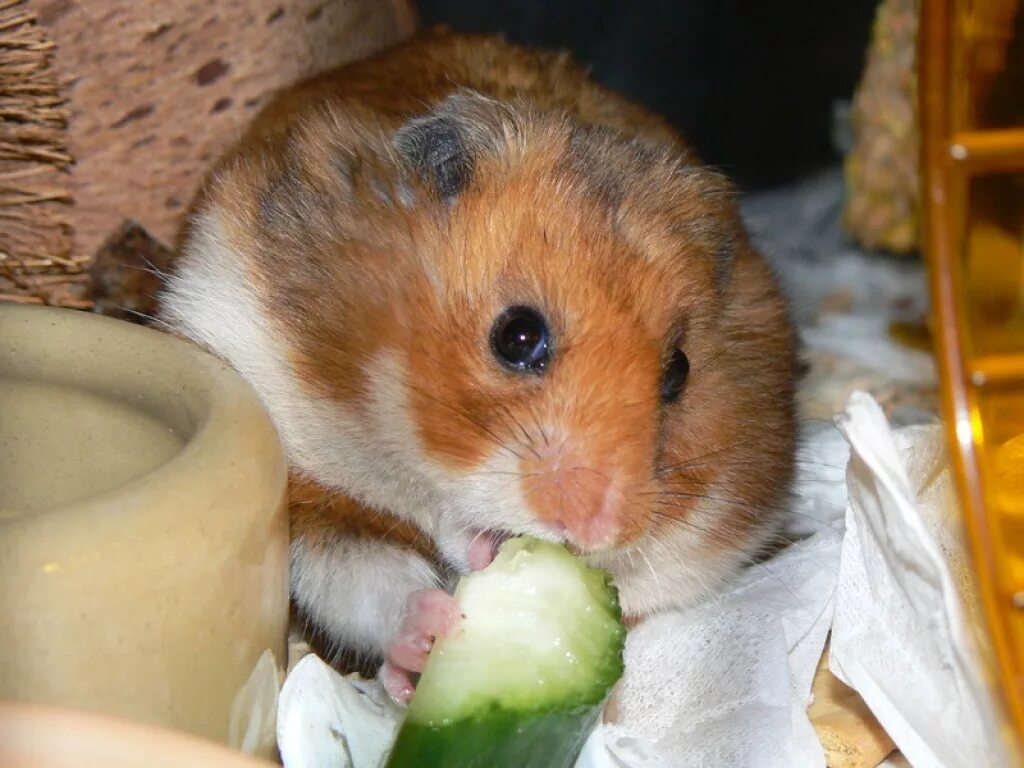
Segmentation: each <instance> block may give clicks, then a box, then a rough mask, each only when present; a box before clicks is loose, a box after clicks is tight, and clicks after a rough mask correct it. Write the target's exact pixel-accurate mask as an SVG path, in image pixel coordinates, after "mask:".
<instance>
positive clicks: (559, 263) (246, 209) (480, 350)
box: [171, 93, 794, 567]
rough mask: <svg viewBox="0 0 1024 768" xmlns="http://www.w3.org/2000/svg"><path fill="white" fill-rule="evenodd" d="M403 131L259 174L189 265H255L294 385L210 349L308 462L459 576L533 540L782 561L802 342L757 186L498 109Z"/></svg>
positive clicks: (292, 148)
mask: <svg viewBox="0 0 1024 768" xmlns="http://www.w3.org/2000/svg"><path fill="white" fill-rule="evenodd" d="M355 133H359V136H358V137H356V136H354V134H355ZM380 133H381V136H382V137H383V138H381V139H380V140H379V141H377V140H376V139H375V138H374V136H376V135H377V134H376V133H375V132H373V131H370V132H367V131H365V130H362V129H361V130H360V131H358V132H357V131H354V130H353V129H352V128H351V127H350V126H349V127H345V126H344V125H342V124H341V122H340V119H339V118H338V117H336V116H331V117H330V119H326V118H324V119H321V120H320V121H319V123H318V122H317V121H315V120H314V121H311V122H310V123H309V124H307V125H306V126H305V127H304V128H302V129H300V130H297V131H294V132H293V135H292V136H291V137H290V138H289V139H288V140H287V142H285V143H286V145H287V146H286V147H285V148H284V149H282V150H281V151H280V153H278V154H277V155H275V157H274V158H273V159H272V161H268V160H266V159H265V158H264V159H263V160H262V161H261V162H259V163H245V162H239V163H236V164H235V165H233V166H232V167H231V168H229V169H228V170H227V171H225V172H223V173H222V174H221V177H220V179H219V181H218V182H217V183H216V184H215V185H214V186H213V188H212V191H211V196H210V199H211V200H212V201H214V202H213V204H211V205H210V206H208V208H207V213H205V214H202V215H201V218H200V219H199V223H198V224H197V226H196V227H195V231H194V233H193V238H192V245H191V246H190V248H189V250H188V255H187V261H186V266H185V267H184V270H185V272H188V271H189V270H190V269H191V270H193V271H196V269H197V267H196V266H195V265H196V264H199V263H200V262H202V261H203V259H202V258H199V256H198V254H201V253H203V252H204V249H205V251H206V252H209V251H210V249H211V247H213V246H211V245H210V244H211V243H213V244H214V245H215V246H217V247H225V244H228V246H227V249H228V250H230V251H231V252H232V253H233V254H234V256H235V257H236V258H240V263H241V264H243V265H244V266H241V267H235V268H234V269H235V270H236V272H237V270H243V271H244V273H245V275H246V277H245V280H246V281H247V282H248V284H249V287H248V288H247V291H248V293H249V294H250V295H251V296H252V297H253V306H254V307H255V311H257V312H262V313H263V315H265V317H263V318H262V319H261V320H260V324H261V326H262V328H263V331H264V336H265V342H264V346H266V345H268V344H269V345H270V346H272V347H273V349H274V350H276V351H275V352H274V355H272V356H273V357H274V358H275V360H274V362H273V364H272V365H271V368H273V370H272V371H270V372H269V373H268V371H266V370H260V369H259V368H260V366H261V365H263V364H264V362H265V361H263V360H257V359H255V358H258V357H267V356H269V353H267V352H265V351H261V352H260V353H259V354H257V353H255V352H254V351H253V350H251V349H250V350H248V351H245V350H244V349H242V348H241V342H240V341H234V342H229V343H227V344H225V343H223V342H217V341H216V339H214V340H213V341H212V342H211V334H209V333H205V332H198V333H193V334H192V335H194V336H196V337H198V338H200V340H203V338H204V336H205V339H206V343H207V344H208V345H210V346H212V347H214V348H215V351H217V349H218V347H220V349H219V351H220V352H221V353H222V354H225V356H226V357H228V359H229V360H231V361H232V362H233V363H234V364H236V366H238V367H239V368H240V369H241V370H242V372H243V373H246V372H247V371H246V369H247V368H249V369H250V371H249V377H250V380H252V381H253V383H254V384H255V385H256V387H257V389H258V390H260V391H261V394H263V396H264V399H265V400H266V401H267V403H268V405H269V406H270V409H271V412H272V414H273V415H274V417H275V420H276V421H277V422H278V426H279V428H280V429H281V431H282V435H283V436H284V438H285V443H286V447H287V448H288V449H289V453H290V454H291V456H292V460H293V461H294V462H295V463H296V464H297V465H298V468H299V469H302V470H304V471H306V472H308V473H309V474H311V475H313V476H314V477H315V478H316V479H317V480H319V481H321V482H324V483H326V484H329V485H335V486H337V487H338V488H340V489H343V490H346V491H348V492H350V493H353V494H354V495H356V496H357V497H359V498H361V499H363V500H364V501H366V502H367V503H368V504H369V505H371V506H380V507H385V508H388V509H390V510H392V511H395V512H396V513H398V514H401V515H404V516H406V517H408V518H410V519H412V520H414V521H416V522H417V524H419V525H420V526H421V527H423V528H425V529H426V530H427V531H428V532H429V533H431V534H432V535H433V537H434V538H435V540H436V541H437V543H438V546H439V548H440V551H441V552H442V553H443V555H444V556H445V557H446V558H447V559H449V560H450V561H451V562H452V563H453V564H455V565H456V566H459V567H467V566H472V567H478V566H480V565H482V564H484V563H486V562H487V560H488V558H489V554H490V553H489V552H488V551H487V550H488V549H489V548H492V547H493V546H494V545H495V544H496V543H497V542H498V541H500V540H501V539H502V538H503V537H504V536H507V535H511V534H532V535H535V536H540V537H543V538H547V539H553V540H560V541H564V542H566V543H568V544H569V545H570V546H572V547H573V548H575V549H577V550H578V551H581V552H585V553H589V554H591V555H592V556H593V557H594V558H595V559H596V560H598V561H600V560H601V558H602V557H604V558H606V559H607V558H612V559H614V558H615V557H618V556H620V555H621V556H623V557H626V556H629V553H630V552H631V551H632V550H633V549H635V548H636V547H638V546H639V547H647V550H646V552H647V553H648V555H649V554H650V553H651V552H652V551H654V550H653V549H652V548H653V547H657V546H658V545H659V542H660V544H661V545H662V546H664V547H665V548H666V550H667V551H669V552H671V553H672V554H671V556H672V557H683V558H686V557H692V558H698V557H707V558H713V557H715V556H716V555H715V553H727V554H728V557H726V559H730V558H731V559H732V560H735V559H736V557H738V556H740V555H739V554H738V553H740V554H741V553H749V552H750V551H751V550H752V549H754V548H756V547H757V546H758V545H759V544H761V543H762V542H763V540H764V532H765V531H766V530H768V528H769V527H770V524H771V521H772V520H773V519H774V518H775V515H774V513H773V511H772V510H773V509H775V508H776V507H777V505H778V503H779V501H780V498H781V496H782V494H784V493H785V490H786V486H787V484H788V481H789V477H790V472H791V465H792V449H793V439H794V435H793V423H792V422H793V415H792V371H793V343H792V335H791V331H790V327H789V324H788V319H787V314H786V310H785V307H784V304H783V302H782V301H781V299H780V298H779V295H778V293H777V290H776V287H775V283H774V281H773V279H772V276H771V274H770V272H769V271H768V269H767V267H766V266H765V265H764V263H763V261H762V259H761V258H760V256H759V255H758V254H757V253H756V252H755V251H754V250H753V249H752V247H751V245H750V244H749V242H748V240H747V237H746V235H745V234H744V231H743V229H742V225H741V223H740V221H739V217H738V214H737V211H736V207H735V204H734V202H733V195H732V191H731V189H730V187H729V186H728V185H727V184H726V183H725V182H724V181H723V180H722V179H721V178H720V177H719V176H717V175H716V174H714V173H711V172H709V171H708V170H706V169H704V168H703V167H701V166H700V165H698V164H696V163H695V162H694V161H692V160H691V159H690V158H689V157H688V155H687V154H686V152H685V150H683V149H682V148H681V147H680V146H660V145H654V144H651V143H647V142H645V141H644V140H643V139H640V138H635V137H634V138H630V137H625V136H623V135H621V134H619V133H616V132H615V131H612V130H610V129H607V128H603V127H596V126H586V125H580V124H577V123H575V122H573V121H572V120H570V119H569V118H567V117H565V116H561V115H544V114H536V113H533V112H531V111H529V110H528V109H526V108H520V107H518V106H515V105H508V104H500V103H495V102H493V101H491V100H488V99H485V98H483V97H480V96H477V95H475V94H472V93H459V94H456V95H454V96H451V97H450V98H449V99H448V100H447V101H445V102H443V103H442V104H440V105H438V106H437V107H436V108H435V109H434V110H433V111H431V112H429V113H427V114H425V115H422V116H420V117H417V118H415V119H413V120H411V121H408V122H406V123H405V124H404V125H402V126H401V127H400V128H397V129H395V130H391V131H387V130H384V129H382V130H381V131H380ZM369 134H372V135H369ZM375 142H377V143H375ZM356 145H358V146H356ZM239 190H251V192H245V193H243V192H240V191H239ZM211 232H214V234H213V235H211V234H210V233H211ZM236 280H237V277H236ZM183 285H184V284H183V283H181V282H180V281H179V284H178V286H177V287H175V288H172V299H173V296H174V295H175V294H177V295H178V296H182V295H183V294H184V293H185V292H186V290H185V289H184V287H183ZM174 303H175V302H174V301H173V300H172V302H171V304H172V305H174ZM177 307H178V309H177V315H176V316H177V317H179V318H180V317H182V316H184V315H185V314H187V307H186V304H185V303H184V301H183V300H181V299H179V300H178V302H177ZM193 313H194V307H193ZM233 317H234V314H233V313H232V312H226V311H225V312H221V313H220V316H219V322H220V323H221V324H230V323H231V322H232V318H233ZM226 333H227V332H225V331H223V330H221V331H218V334H219V335H221V336H224V335H225V334H226ZM216 335H217V334H213V336H216ZM243 335H244V333H243ZM232 357H234V358H236V359H233V360H232ZM289 389H292V390H294V392H292V393H289V392H288V391H287V390H289ZM295 393H301V394H295ZM609 562H610V560H609Z"/></svg>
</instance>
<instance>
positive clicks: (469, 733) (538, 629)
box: [387, 538, 626, 768]
mask: <svg viewBox="0 0 1024 768" xmlns="http://www.w3.org/2000/svg"><path fill="white" fill-rule="evenodd" d="M455 600H456V601H457V602H458V604H459V608H460V609H461V611H462V615H463V617H464V618H463V619H462V620H461V622H460V625H459V628H458V630H457V631H456V632H455V634H454V635H453V636H451V637H447V638H441V639H438V641H437V642H436V643H435V645H434V648H433V650H432V651H431V652H430V657H429V658H428V659H427V667H426V669H425V670H424V672H423V675H422V676H421V677H420V680H419V683H418V684H417V686H416V693H415V694H414V695H413V698H412V702H411V703H410V705H409V710H408V712H407V714H406V718H405V722H404V723H403V724H402V728H401V730H400V731H399V734H398V739H397V741H396V742H395V745H394V747H393V749H392V751H391V756H390V759H389V762H388V763H387V765H388V768H411V767H412V766H416V767H417V768H431V766H436V767H437V768H441V767H443V768H473V766H480V767H481V768H484V767H486V768H504V767H505V766H508V767H509V768H511V767H512V766H514V767H515V768H533V767H534V766H536V767H537V768H561V767H563V766H571V765H572V764H573V761H574V760H575V759H576V756H577V755H578V754H579V751H580V749H581V747H582V746H583V742H584V741H585V740H586V738H587V736H588V735H589V734H590V731H591V730H592V729H593V727H594V724H595V723H596V721H597V718H598V717H599V716H600V713H601V708H602V707H603V705H604V702H605V699H606V698H607V697H608V694H609V692H610V691H611V688H612V686H613V685H614V684H615V682H616V681H617V680H618V679H619V677H620V676H621V675H622V649H623V644H624V642H625V637H626V630H625V628H624V627H623V625H622V612H621V610H620V608H619V599H618V593H617V591H616V589H615V587H614V586H613V585H612V583H611V580H610V578H609V577H608V575H607V574H606V573H605V572H604V571H599V570H595V569H593V568H589V567H588V566H587V565H586V564H585V563H584V562H583V561H582V560H579V559H578V558H576V557H573V555H571V554H570V553H569V552H568V551H567V550H566V549H565V548H564V547H561V546H559V545H557V544H550V543H548V542H543V541H538V540H536V539H530V538H518V539H511V540H509V541H507V542H505V544H503V545H502V547H501V549H500V551H499V552H498V555H497V557H496V558H495V559H494V562H493V563H491V564H490V565H489V566H488V567H487V568H486V569H484V570H482V571H478V572H476V573H473V574H470V575H469V576H465V577H464V578H463V579H462V580H461V581H460V582H459V585H458V588H457V589H456V590H455Z"/></svg>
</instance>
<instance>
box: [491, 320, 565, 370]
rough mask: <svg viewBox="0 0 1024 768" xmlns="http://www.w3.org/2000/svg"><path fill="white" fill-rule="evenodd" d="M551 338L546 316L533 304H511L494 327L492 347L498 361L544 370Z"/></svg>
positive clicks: (513, 366)
mask: <svg viewBox="0 0 1024 768" xmlns="http://www.w3.org/2000/svg"><path fill="white" fill-rule="evenodd" d="M550 342H551V339H550V333H549V332H548V326H547V323H546V322H545V321H544V316H543V315H541V314H540V312H538V311H537V310H535V309H532V308H531V307H509V308H508V309H506V310H505V311H504V312H502V313H501V314H500V315H499V316H498V319H497V320H495V321H494V327H493V328H492V329H491V351H492V352H494V356H495V357H496V358H497V359H498V362H500V363H501V364H502V365H504V366H505V367H507V368H511V369H512V370H514V371H529V372H531V373H543V372H544V369H545V368H546V367H547V364H548V358H549V356H550Z"/></svg>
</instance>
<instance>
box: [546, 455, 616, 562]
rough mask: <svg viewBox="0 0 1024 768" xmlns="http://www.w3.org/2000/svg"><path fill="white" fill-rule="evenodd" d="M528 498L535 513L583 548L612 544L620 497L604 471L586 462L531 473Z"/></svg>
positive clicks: (614, 536)
mask: <svg viewBox="0 0 1024 768" xmlns="http://www.w3.org/2000/svg"><path fill="white" fill-rule="evenodd" d="M529 479H530V481H531V482H529V483H528V485H527V494H526V495H527V499H528V502H529V503H530V505H531V506H532V507H533V509H534V512H535V514H536V515H537V516H538V517H539V518H541V519H542V520H544V521H545V522H548V523H550V524H552V525H553V526H555V527H564V529H565V532H566V535H567V537H568V539H569V540H570V541H571V542H572V543H573V544H575V545H576V546H577V547H579V548H580V549H581V550H583V551H594V550H599V549H603V548H604V547H608V546H611V545H613V544H615V543H616V542H617V540H618V537H619V533H620V530H621V525H620V521H619V509H620V507H621V505H622V502H621V497H620V494H619V492H618V490H617V489H616V488H615V486H614V484H613V483H612V482H611V481H610V480H609V478H608V476H607V475H606V474H604V473H603V472H600V471H598V470H595V469H591V468H589V467H585V466H572V465H571V464H570V465H569V466H563V467H559V468H556V469H552V470H549V471H546V472H545V471H541V472H537V473H535V474H532V475H531V476H530V478H529Z"/></svg>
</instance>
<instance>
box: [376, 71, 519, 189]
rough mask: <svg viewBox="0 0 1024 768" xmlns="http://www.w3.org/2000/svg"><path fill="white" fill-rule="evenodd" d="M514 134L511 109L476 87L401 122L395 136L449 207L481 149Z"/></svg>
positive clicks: (400, 150)
mask: <svg viewBox="0 0 1024 768" xmlns="http://www.w3.org/2000/svg"><path fill="white" fill-rule="evenodd" d="M515 133H517V126H516V123H515V120H514V119H513V116H512V114H511V111H510V110H509V109H508V108H507V107H506V106H504V105H502V104H499V103H498V102H495V101H493V100H491V99H488V98H486V97H485V96H482V95H480V94H479V93H477V92H475V91H470V90H461V91H458V92H456V93H454V94H452V95H451V96H449V97H448V98H447V99H445V100H444V101H443V102H441V103H440V104H439V105H438V106H437V107H435V108H434V109H433V110H432V111H430V112H428V113H427V114H425V115H422V116H420V117H415V118H413V119H412V120H410V121H409V122H407V123H406V124H405V125H403V126H402V127H401V128H400V129H399V130H398V132H397V133H396V134H395V137H394V141H393V143H394V147H395V149H396V150H397V152H398V155H399V157H400V158H401V159H402V162H404V163H406V164H407V165H408V166H409V169H410V170H411V171H412V172H413V173H415V174H416V175H417V176H418V177H419V178H420V179H422V181H423V182H424V183H425V184H427V185H429V186H430V187H431V188H432V189H433V190H434V191H435V192H436V193H437V196H438V198H439V199H440V200H441V201H442V202H443V203H445V204H446V205H450V204H451V203H453V202H455V200H456V198H458V196H459V194H460V193H461V192H462V191H463V190H464V189H465V188H466V187H467V186H468V185H469V183H470V181H471V180H472V178H473V169H474V167H475V165H476V161H477V159H478V158H479V157H480V155H481V154H482V153H485V152H497V151H499V150H500V148H501V147H502V146H503V145H505V144H507V143H508V142H509V140H510V139H511V138H512V137H513V135H514V134H515Z"/></svg>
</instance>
